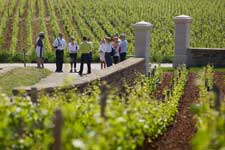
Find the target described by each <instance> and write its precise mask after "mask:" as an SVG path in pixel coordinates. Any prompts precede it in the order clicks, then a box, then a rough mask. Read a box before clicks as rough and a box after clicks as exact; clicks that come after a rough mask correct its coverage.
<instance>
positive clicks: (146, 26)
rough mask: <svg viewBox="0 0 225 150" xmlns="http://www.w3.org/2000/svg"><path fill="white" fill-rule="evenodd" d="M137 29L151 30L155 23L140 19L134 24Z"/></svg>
mask: <svg viewBox="0 0 225 150" xmlns="http://www.w3.org/2000/svg"><path fill="white" fill-rule="evenodd" d="M132 27H133V28H134V29H135V30H141V29H143V30H149V29H151V28H152V27H153V25H152V24H151V23H149V22H145V21H140V22H137V23H135V24H133V25H132Z"/></svg>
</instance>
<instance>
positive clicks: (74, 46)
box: [69, 42, 79, 53]
mask: <svg viewBox="0 0 225 150" xmlns="http://www.w3.org/2000/svg"><path fill="white" fill-rule="evenodd" d="M78 49H79V47H78V45H77V43H74V44H72V43H71V42H70V43H69V53H76V52H77V51H78Z"/></svg>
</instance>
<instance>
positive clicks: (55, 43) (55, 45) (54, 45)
mask: <svg viewBox="0 0 225 150" xmlns="http://www.w3.org/2000/svg"><path fill="white" fill-rule="evenodd" d="M52 45H53V47H54V48H57V47H58V40H57V39H55V41H54V42H53V44H52Z"/></svg>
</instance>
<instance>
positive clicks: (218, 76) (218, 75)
mask: <svg viewBox="0 0 225 150" xmlns="http://www.w3.org/2000/svg"><path fill="white" fill-rule="evenodd" d="M214 82H215V84H216V85H217V86H218V87H219V88H220V89H221V90H222V92H223V93H224V94H225V72H215V74H214Z"/></svg>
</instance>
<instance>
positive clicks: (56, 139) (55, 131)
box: [53, 109, 63, 150]
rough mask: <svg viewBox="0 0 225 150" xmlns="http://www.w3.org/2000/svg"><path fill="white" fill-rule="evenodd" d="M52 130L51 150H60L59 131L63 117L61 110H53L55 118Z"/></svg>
mask: <svg viewBox="0 0 225 150" xmlns="http://www.w3.org/2000/svg"><path fill="white" fill-rule="evenodd" d="M53 122H54V129H53V136H54V143H53V150H61V149H62V142H61V130H62V123H63V116H62V111H61V109H56V110H55V117H54V120H53Z"/></svg>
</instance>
